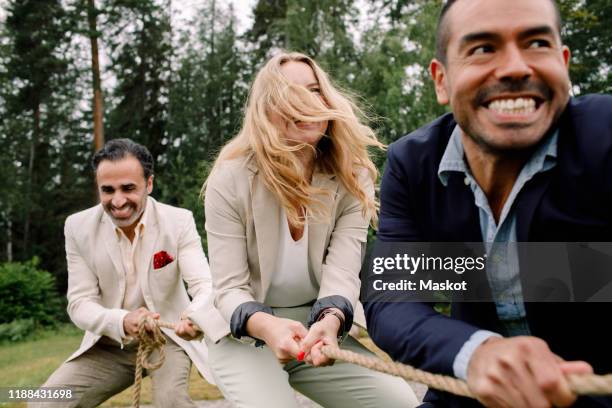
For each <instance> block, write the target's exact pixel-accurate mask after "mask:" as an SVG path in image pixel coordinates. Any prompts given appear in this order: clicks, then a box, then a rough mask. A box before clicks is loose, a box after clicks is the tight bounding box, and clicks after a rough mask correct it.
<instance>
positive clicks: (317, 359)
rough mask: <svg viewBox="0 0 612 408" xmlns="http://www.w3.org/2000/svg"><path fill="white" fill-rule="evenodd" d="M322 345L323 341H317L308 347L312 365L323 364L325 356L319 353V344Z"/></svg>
mask: <svg viewBox="0 0 612 408" xmlns="http://www.w3.org/2000/svg"><path fill="white" fill-rule="evenodd" d="M322 345H323V343H321V342H317V343H316V344H315V345H314V346H312V348H311V349H310V356H311V357H312V365H314V366H315V367H318V366H321V365H323V364H325V362H326V360H327V357H325V356H324V355H323V353H321V346H322Z"/></svg>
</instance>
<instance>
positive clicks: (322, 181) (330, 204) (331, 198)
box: [308, 173, 338, 282]
mask: <svg viewBox="0 0 612 408" xmlns="http://www.w3.org/2000/svg"><path fill="white" fill-rule="evenodd" d="M312 185H313V187H318V188H322V189H324V190H326V191H329V192H330V194H325V195H323V196H322V197H321V201H323V204H324V206H325V208H326V209H327V211H329V214H330V217H332V216H334V214H333V213H334V211H333V210H334V203H335V201H336V196H337V194H338V182H337V181H336V177H335V176H334V175H330V174H322V173H315V174H314V175H313V177H312ZM336 215H337V214H336ZM333 224H335V220H333V219H330V220H329V221H328V222H323V221H313V222H309V223H308V260H309V264H310V265H309V266H310V269H311V270H312V271H313V272H314V275H315V277H316V279H317V282H321V265H322V264H323V257H324V256H325V250H326V248H327V234H328V232H329V230H330V228H331V226H332V225H333Z"/></svg>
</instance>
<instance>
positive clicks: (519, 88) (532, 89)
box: [474, 79, 553, 106]
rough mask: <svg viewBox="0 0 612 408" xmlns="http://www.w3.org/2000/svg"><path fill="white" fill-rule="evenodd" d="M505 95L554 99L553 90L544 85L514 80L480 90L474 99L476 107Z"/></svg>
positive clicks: (525, 80) (527, 80) (524, 80)
mask: <svg viewBox="0 0 612 408" xmlns="http://www.w3.org/2000/svg"><path fill="white" fill-rule="evenodd" d="M503 93H530V94H535V95H537V96H539V97H540V98H542V99H544V100H551V99H552V97H553V90H552V89H550V87H548V86H547V85H546V84H544V83H541V82H535V81H531V80H529V79H519V80H516V79H514V80H507V81H504V82H500V83H498V84H495V85H491V86H489V87H486V88H482V89H480V90H479V91H478V93H476V96H475V98H474V103H475V106H480V105H483V104H484V103H485V102H487V101H488V100H490V99H491V98H493V97H495V96H496V95H499V94H503Z"/></svg>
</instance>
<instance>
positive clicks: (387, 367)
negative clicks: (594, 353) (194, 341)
mask: <svg viewBox="0 0 612 408" xmlns="http://www.w3.org/2000/svg"><path fill="white" fill-rule="evenodd" d="M146 323H150V325H151V326H152V327H153V331H152V332H149V331H147V330H145V324H146ZM160 327H165V328H168V329H172V330H174V327H175V325H174V324H172V323H167V322H164V321H161V320H154V319H151V318H143V319H142V320H141V321H140V322H139V325H138V337H139V341H140V343H139V345H138V354H137V357H136V373H135V375H134V376H135V379H134V394H133V399H132V407H133V408H138V407H139V406H140V390H141V385H142V369H143V368H145V369H147V370H156V369H158V368H159V367H161V366H162V364H163V363H164V359H165V355H164V345H165V344H166V339H165V338H164V336H163V334H162V333H161V330H160ZM193 327H194V329H195V330H196V331H199V332H202V330H201V329H200V328H199V327H198V326H196V325H194V326H193ZM155 349H159V359H158V360H157V361H156V362H155V363H150V362H149V357H150V356H151V353H153V351H154V350H155ZM322 352H323V354H325V355H326V356H327V357H328V358H331V359H334V360H342V361H345V362H347V363H352V364H357V365H360V366H362V367H365V368H369V369H371V370H376V371H380V372H382V373H387V374H391V375H395V376H398V377H402V378H404V379H406V380H409V381H414V382H418V383H421V384H425V385H426V386H428V387H430V388H435V389H437V390H440V391H445V392H450V393H452V394H455V395H460V396H463V397H469V398H476V397H475V396H474V394H473V393H472V391H471V390H470V389H469V387H468V385H467V383H466V382H465V381H463V380H459V379H457V378H453V377H449V376H444V375H439V374H432V373H429V372H427V371H423V370H419V369H416V368H414V367H411V366H409V365H406V364H401V363H395V362H387V361H383V360H381V359H380V358H377V357H369V356H365V355H362V354H357V353H354V352H352V351H349V350H342V349H340V348H338V347H335V346H324V347H323V348H322ZM567 379H568V382H569V385H570V388H571V390H572V391H573V392H574V393H575V394H577V395H612V374H608V375H595V374H588V375H570V376H568V377H567Z"/></svg>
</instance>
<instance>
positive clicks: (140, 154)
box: [91, 139, 153, 180]
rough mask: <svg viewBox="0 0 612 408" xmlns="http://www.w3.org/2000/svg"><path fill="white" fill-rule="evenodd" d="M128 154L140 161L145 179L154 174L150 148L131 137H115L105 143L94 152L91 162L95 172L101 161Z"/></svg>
mask: <svg viewBox="0 0 612 408" xmlns="http://www.w3.org/2000/svg"><path fill="white" fill-rule="evenodd" d="M127 155H131V156H134V157H135V158H136V159H138V161H139V162H140V165H141V166H142V171H143V173H144V178H145V180H148V179H149V176H152V175H153V156H152V155H151V152H149V149H147V148H146V147H144V146H143V145H141V144H138V143H136V142H134V141H133V140H131V139H113V140H110V141H108V142H106V144H105V145H104V147H102V148H101V149H100V150H98V151H97V152H96V154H94V156H93V159H92V161H91V164H92V166H93V169H94V172H96V171H97V170H98V166H99V165H100V162H102V161H103V160H109V161H112V162H114V161H118V160H121V159H124V158H125V157H126V156H127Z"/></svg>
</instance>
